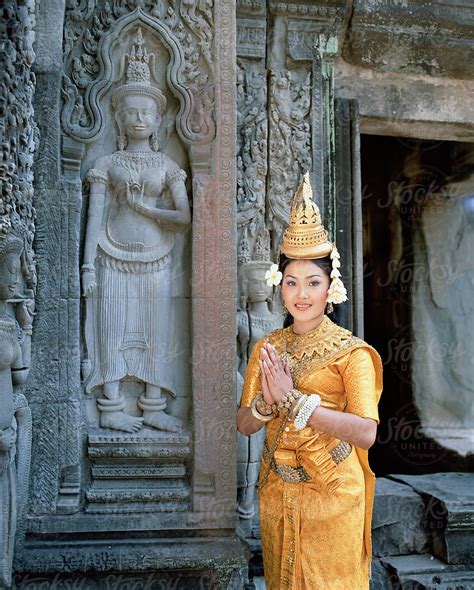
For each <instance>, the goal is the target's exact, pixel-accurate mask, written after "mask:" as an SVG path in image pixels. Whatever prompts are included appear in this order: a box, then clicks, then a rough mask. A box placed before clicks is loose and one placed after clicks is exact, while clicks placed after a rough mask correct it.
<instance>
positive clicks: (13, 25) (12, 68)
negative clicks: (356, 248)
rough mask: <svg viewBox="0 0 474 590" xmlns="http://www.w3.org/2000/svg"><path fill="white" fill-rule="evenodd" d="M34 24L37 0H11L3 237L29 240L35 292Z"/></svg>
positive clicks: (0, 88) (0, 127)
mask: <svg viewBox="0 0 474 590" xmlns="http://www.w3.org/2000/svg"><path fill="white" fill-rule="evenodd" d="M34 25H35V15H34V2H33V1H32V0H26V1H20V2H13V1H12V0H7V2H6V5H5V7H4V10H3V18H2V22H1V25H0V26H1V28H0V42H1V45H2V64H1V68H0V144H1V147H2V161H1V163H0V182H1V186H2V194H1V196H0V239H1V237H2V236H5V235H7V234H9V233H11V232H12V233H14V234H16V235H17V236H20V237H21V238H22V239H23V240H24V242H25V250H24V253H23V261H22V263H23V264H22V266H23V268H22V270H23V274H24V276H25V279H26V283H27V288H28V289H30V290H31V291H34V289H35V287H36V268H35V259H34V252H33V237H34V231H35V225H34V221H35V211H34V207H33V202H32V201H33V172H32V167H33V155H34V151H35V143H36V140H37V139H38V137H37V135H38V129H37V126H36V124H35V122H34V119H33V114H34V113H33V95H34V91H35V75H34V73H33V72H32V70H31V66H32V64H33V61H34V59H35V54H34V52H33V41H34V33H33V28H34Z"/></svg>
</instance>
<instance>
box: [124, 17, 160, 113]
mask: <svg viewBox="0 0 474 590" xmlns="http://www.w3.org/2000/svg"><path fill="white" fill-rule="evenodd" d="M144 44H145V41H144V40H143V35H142V30H141V29H140V28H138V29H137V34H136V35H135V39H134V40H133V43H132V49H131V50H130V55H128V54H127V55H126V57H127V72H126V80H127V83H126V84H123V85H122V86H119V87H118V88H117V89H116V90H115V91H114V93H113V95H112V106H113V107H114V108H115V109H116V108H117V106H118V104H119V102H120V100H121V99H122V98H123V97H124V96H126V95H127V94H133V95H137V94H139V95H144V96H149V97H150V98H152V99H153V100H154V101H155V102H156V104H157V107H158V112H159V113H160V115H162V114H163V112H164V110H165V108H166V98H165V97H164V95H163V93H162V92H161V90H160V89H159V88H155V87H154V86H152V85H151V84H150V67H149V66H148V62H149V61H150V57H151V56H153V54H148V52H147V50H146V47H144Z"/></svg>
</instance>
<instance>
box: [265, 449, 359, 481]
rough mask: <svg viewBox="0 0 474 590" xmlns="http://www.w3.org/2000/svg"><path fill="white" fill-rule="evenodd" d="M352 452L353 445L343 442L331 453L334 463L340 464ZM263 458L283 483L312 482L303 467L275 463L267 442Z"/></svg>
mask: <svg viewBox="0 0 474 590" xmlns="http://www.w3.org/2000/svg"><path fill="white" fill-rule="evenodd" d="M351 451H352V445H351V444H350V443H348V442H346V441H345V440H341V442H340V443H338V444H337V445H336V446H335V447H334V448H333V449H331V450H330V451H329V454H330V455H331V458H332V460H333V461H334V463H336V464H339V463H341V462H342V461H344V459H346V458H347V457H348V456H349V455H350V453H351ZM263 457H264V459H265V460H266V461H267V462H268V464H269V466H270V469H271V470H272V471H273V472H274V473H275V474H276V475H278V477H280V478H281V479H282V480H283V481H286V482H288V483H301V482H305V481H311V477H310V475H309V474H308V472H307V471H306V469H305V468H304V467H303V466H301V465H300V466H298V467H293V466H292V465H281V464H278V463H276V462H275V457H272V456H271V455H270V449H269V448H268V445H267V442H266V441H265V446H264V448H263Z"/></svg>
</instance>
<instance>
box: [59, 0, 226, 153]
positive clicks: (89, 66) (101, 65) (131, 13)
mask: <svg viewBox="0 0 474 590" xmlns="http://www.w3.org/2000/svg"><path fill="white" fill-rule="evenodd" d="M85 23H86V24H85ZM130 23H137V24H139V25H140V26H141V27H142V28H143V30H144V31H145V30H149V31H151V32H154V33H155V34H157V35H158V36H159V38H160V42H161V44H162V45H163V47H164V50H165V51H166V53H167V54H168V59H169V64H168V68H167V72H166V77H167V83H168V85H169V88H170V90H171V92H172V93H174V95H175V96H176V97H177V99H178V100H179V113H178V116H177V117H176V127H177V131H178V134H179V135H180V137H181V139H182V140H183V141H185V142H188V143H195V142H210V141H212V139H213V138H214V135H215V122H214V92H213V88H212V86H211V85H210V84H209V79H210V78H211V74H212V67H213V63H212V29H213V4H212V2H211V0H203V1H200V2H197V1H196V0H187V1H185V2H177V1H176V0H170V2H169V3H165V2H163V1H159V2H153V1H151V0H128V1H127V0H115V1H114V2H113V3H111V4H109V3H108V2H96V3H91V2H85V1H83V0H71V1H70V2H69V3H68V8H67V11H66V20H65V27H64V49H65V60H64V61H65V71H66V72H67V74H66V75H65V76H64V80H63V99H64V108H63V111H62V117H61V121H62V126H63V130H64V131H65V133H66V134H67V135H69V136H70V137H73V138H75V139H77V140H80V141H86V142H88V141H91V140H93V139H95V138H96V137H97V135H99V134H100V133H101V132H102V131H103V127H104V118H103V113H102V109H101V106H100V101H101V97H102V96H103V95H104V93H107V91H108V89H109V88H110V86H112V85H113V84H114V83H116V82H117V79H113V76H111V74H112V72H113V70H114V66H113V54H114V40H115V39H116V38H117V37H118V36H120V35H122V34H123V32H124V31H125V30H126V29H127V27H128V26H129V25H130ZM157 65H158V66H159V64H157Z"/></svg>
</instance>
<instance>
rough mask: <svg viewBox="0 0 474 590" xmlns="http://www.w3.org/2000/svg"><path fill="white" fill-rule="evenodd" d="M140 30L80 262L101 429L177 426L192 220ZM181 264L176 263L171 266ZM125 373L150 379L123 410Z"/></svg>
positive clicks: (95, 176) (119, 93) (96, 175)
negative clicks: (181, 288)
mask: <svg viewBox="0 0 474 590" xmlns="http://www.w3.org/2000/svg"><path fill="white" fill-rule="evenodd" d="M143 45H144V41H143V38H142V36H141V32H140V29H138V32H137V35H136V37H135V40H134V44H133V47H132V50H131V53H130V55H129V56H127V60H128V65H127V74H126V75H127V81H126V83H125V84H124V85H122V86H120V87H118V88H117V89H116V90H115V92H114V94H113V97H112V106H113V108H114V111H115V121H116V123H117V126H118V129H119V134H118V147H119V150H118V151H116V152H114V153H113V154H111V155H108V156H104V157H102V158H99V160H98V161H97V162H96V163H95V165H94V167H93V169H91V170H90V171H89V173H88V175H87V178H88V180H89V183H90V203H89V211H88V221H87V227H86V237H85V247H84V260H83V266H82V288H83V295H84V296H85V297H86V298H87V299H88V304H87V321H86V343H87V349H88V353H89V356H90V361H91V374H90V376H89V378H88V381H87V385H86V386H87V391H88V392H90V391H92V390H93V389H94V388H96V387H99V386H101V387H102V388H103V393H104V397H103V398H101V399H99V400H98V407H99V410H100V413H101V415H100V424H101V426H102V427H104V428H111V429H114V430H123V431H127V432H136V431H137V430H139V429H140V428H141V425H142V422H143V423H144V424H145V425H147V426H151V427H153V428H158V429H162V430H168V431H173V432H176V431H178V430H179V429H180V428H181V422H180V421H179V420H177V419H175V418H173V417H171V416H169V415H168V414H166V413H165V411H164V410H165V408H166V399H165V397H164V395H163V389H166V390H167V391H168V392H170V393H171V394H173V393H174V392H173V389H174V385H173V376H172V375H171V374H170V370H169V357H168V355H169V351H170V348H171V342H170V329H171V318H172V299H171V287H172V268H171V252H172V250H173V246H174V243H175V236H176V233H177V232H178V231H180V230H182V229H184V228H186V226H188V225H189V224H190V222H191V213H190V208H189V202H188V195H187V192H186V186H185V179H186V174H185V172H184V171H183V170H181V169H180V168H179V166H178V164H177V163H176V162H174V161H173V160H172V159H171V158H169V157H168V156H167V155H165V154H164V153H163V152H161V151H160V150H159V142H158V130H159V127H160V123H161V118H162V116H163V113H164V110H165V107H166V99H165V97H164V95H163V94H162V92H161V91H160V90H159V89H158V88H155V87H154V86H152V85H151V84H150V71H149V66H148V61H149V55H148V54H147V51H146V48H144V47H143ZM175 270H176V269H173V272H174V271H175ZM124 377H134V378H136V379H138V380H140V381H142V382H143V383H144V384H145V393H144V394H143V395H142V396H141V397H140V398H139V401H138V406H139V408H140V409H141V410H143V416H142V417H138V416H131V415H128V414H127V413H125V412H124V407H125V399H124V396H123V395H122V394H121V392H120V383H121V380H122V379H123V378H124Z"/></svg>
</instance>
